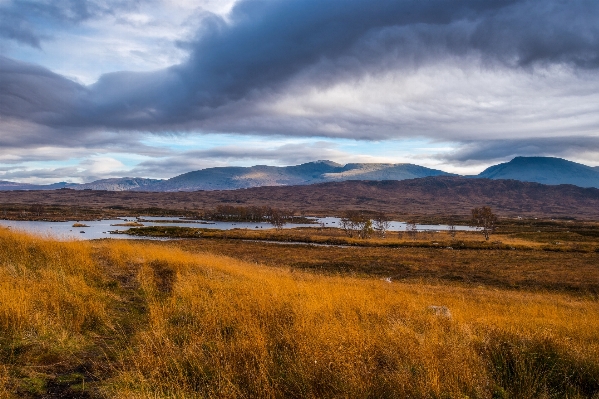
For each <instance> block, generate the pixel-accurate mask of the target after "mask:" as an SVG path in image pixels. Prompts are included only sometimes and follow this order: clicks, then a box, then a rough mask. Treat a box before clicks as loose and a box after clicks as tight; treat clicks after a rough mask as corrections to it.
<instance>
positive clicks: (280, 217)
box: [268, 209, 290, 230]
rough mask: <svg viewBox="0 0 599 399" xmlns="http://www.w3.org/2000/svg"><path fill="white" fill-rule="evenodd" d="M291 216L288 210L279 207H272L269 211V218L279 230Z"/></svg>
mask: <svg viewBox="0 0 599 399" xmlns="http://www.w3.org/2000/svg"><path fill="white" fill-rule="evenodd" d="M289 216H290V215H289V213H288V212H285V211H282V210H279V209H270V210H269V212H268V220H269V222H270V224H272V225H273V226H274V228H275V229H277V230H281V229H282V228H283V226H285V224H287V219H288V218H289Z"/></svg>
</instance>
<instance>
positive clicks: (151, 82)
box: [0, 0, 599, 154]
mask: <svg viewBox="0 0 599 399" xmlns="http://www.w3.org/2000/svg"><path fill="white" fill-rule="evenodd" d="M123 3H124V2H110V1H109V2H105V1H84V2H82V1H77V0H72V1H66V0H65V1H59V2H56V1H53V2H50V1H48V2H28V1H22V0H18V1H13V2H12V3H9V4H10V6H9V9H8V11H10V12H13V13H16V14H15V15H17V14H18V15H17V16H16V17H15V18H14V20H13V19H10V18H9V19H10V21H12V22H10V21H9V20H8V19H7V21H9V22H7V21H5V22H4V24H1V23H0V32H1V31H2V29H5V31H6V32H9V31H10V32H13V33H5V36H10V35H12V36H10V37H12V38H13V39H15V40H21V41H22V42H24V43H28V44H30V45H34V46H35V45H39V43H40V40H41V39H40V36H39V34H38V33H36V32H35V31H34V30H31V29H32V28H31V26H30V25H28V19H27V18H25V17H22V18H20V17H19V15H33V14H35V15H43V16H45V18H46V19H48V20H52V21H67V22H68V23H77V22H78V21H82V20H85V19H87V18H91V17H93V16H97V15H102V14H103V13H108V12H113V10H114V9H115V7H117V6H119V5H122V4H123ZM19 13H21V14H19ZM5 15H8V14H5ZM204 18H205V19H204V20H203V23H202V28H201V30H200V31H199V32H198V33H197V36H196V38H195V39H194V40H191V41H190V42H189V43H187V44H186V45H185V46H186V48H188V49H189V51H190V53H189V57H188V59H187V60H186V61H185V62H183V63H181V64H180V65H176V66H173V67H170V68H168V69H164V70H160V71H155V72H146V73H133V72H115V73H110V74H106V75H103V76H102V77H101V78H100V79H99V80H98V81H97V82H96V83H95V84H93V85H90V86H83V85H80V84H77V83H74V82H72V81H70V80H68V79H66V78H64V77H62V76H60V75H57V74H55V73H53V72H51V71H49V70H46V69H44V68H41V67H38V66H34V65H30V64H26V63H22V62H18V61H14V60H10V59H7V58H0V118H3V120H11V121H15V120H16V121H23V122H27V123H32V124H36V125H38V126H41V127H44V129H45V128H50V129H52V130H53V131H55V132H59V133H58V134H66V135H71V134H79V135H83V136H85V137H89V136H86V135H89V134H90V132H94V131H98V130H106V129H108V130H112V131H150V132H158V133H161V132H164V131H184V130H196V129H199V130H202V129H204V130H206V129H208V130H211V131H227V132H251V133H280V134H290V133H291V134H297V135H311V134H312V135H326V136H335V137H340V136H343V137H353V138H362V139H364V138H366V139H367V138H381V137H392V135H393V134H400V135H406V134H408V133H409V132H408V133H406V132H405V131H403V130H408V128H409V127H410V126H408V125H405V127H403V128H402V125H401V124H398V125H397V126H396V127H393V126H390V125H392V124H394V123H395V121H391V122H389V121H386V120H385V119H384V118H382V119H381V118H380V117H374V116H372V115H344V116H343V117H342V118H340V119H336V120H327V116H326V115H324V116H323V117H322V119H321V120H320V121H309V120H308V121H306V120H302V121H300V123H298V124H297V126H299V127H298V128H295V127H292V126H290V124H285V123H283V124H280V123H278V122H276V121H275V122H273V123H272V124H269V123H270V122H269V120H270V119H269V118H271V116H272V115H271V114H269V113H268V112H267V111H264V110H263V109H262V108H261V104H262V103H264V102H265V101H268V100H272V99H276V98H277V96H278V95H280V94H281V93H282V92H285V89H286V88H288V87H289V85H290V84H291V83H292V82H295V83H297V82H298V81H301V82H302V83H303V86H304V87H318V88H324V87H328V86H331V85H333V84H335V83H337V82H341V81H351V80H359V79H361V78H363V77H365V76H370V75H373V74H378V73H383V72H385V71H389V70H398V69H399V70H401V69H402V68H412V69H413V68H419V67H420V66H422V65H427V64H431V63H436V62H442V61H443V60H445V59H447V58H449V57H453V58H456V57H457V58H462V57H463V58H468V57H474V58H479V59H481V60H482V62H483V65H488V66H489V67H491V68H496V67H497V66H499V68H517V69H519V68H531V67H534V66H535V65H551V64H560V65H561V64H563V65H567V66H568V67H570V68H573V69H574V70H575V69H576V68H582V69H586V70H593V69H594V68H597V67H598V66H599V2H597V1H594V0H573V1H562V0H530V1H526V0H520V1H519V0H488V1H480V0H454V1H447V0H427V1H417V0H404V1H398V0H380V1H376V2H373V1H371V0H352V1H350V0H348V1H328V2H322V1H320V0H302V1H300V0H280V1H241V2H239V3H237V4H236V6H235V7H234V9H233V10H232V12H231V14H230V15H229V16H228V20H227V21H225V20H224V19H222V18H220V17H218V16H215V15H209V16H205V17H204ZM11 24H14V26H13V25H11ZM11 26H12V27H11ZM18 32H20V33H18ZM0 34H1V33H0ZM433 112H434V111H433ZM444 112H446V111H445V110H440V111H439V114H437V115H432V114H431V116H430V118H431V119H432V120H435V123H439V121H440V120H442V119H443V117H444V114H443V113H444ZM238 121H243V123H244V125H240V124H239V123H238ZM426 122H427V121H426V120H423V121H419V122H418V123H421V124H423V125H426ZM385 124H386V125H389V126H385V129H387V131H388V132H396V133H387V132H385V133H378V135H379V136H377V137H375V136H376V135H377V133H376V129H377V128H378V126H380V125H385ZM330 126H333V127H334V128H338V130H337V131H336V130H334V128H332V129H329V127H330ZM287 129H288V130H287ZM402 129H403V130H402ZM429 130H430V129H429ZM65 132H66V133H65ZM464 151H465V152H464V154H466V152H467V151H466V150H464ZM479 153H481V154H482V152H480V151H479ZM472 154H475V152H473V153H472Z"/></svg>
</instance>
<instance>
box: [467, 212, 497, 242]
mask: <svg viewBox="0 0 599 399" xmlns="http://www.w3.org/2000/svg"><path fill="white" fill-rule="evenodd" d="M496 224H497V216H496V215H495V214H494V213H493V211H492V210H491V208H489V207H488V206H483V207H482V208H474V209H472V222H471V225H472V226H475V227H478V228H480V231H481V233H483V235H484V236H485V240H487V241H489V236H490V235H491V234H492V233H493V232H495V225H496Z"/></svg>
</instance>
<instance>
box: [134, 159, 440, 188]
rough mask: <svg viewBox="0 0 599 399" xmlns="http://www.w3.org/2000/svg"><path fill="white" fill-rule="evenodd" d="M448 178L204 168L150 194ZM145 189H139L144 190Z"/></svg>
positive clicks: (325, 167) (401, 172)
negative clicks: (156, 192) (349, 181)
mask: <svg viewBox="0 0 599 399" xmlns="http://www.w3.org/2000/svg"><path fill="white" fill-rule="evenodd" d="M437 175H448V173H445V172H442V171H440V170H435V169H429V168H425V167H422V166H418V165H412V164H376V163H372V164H347V165H345V166H343V165H339V164H337V163H335V162H331V161H317V162H308V163H305V164H301V165H297V166H285V167H277V166H266V165H256V166H251V167H222V168H207V169H202V170H198V171H195V172H189V173H185V174H182V175H179V176H176V177H173V178H172V179H168V180H165V181H162V182H160V183H157V184H154V185H152V186H151V190H152V191H196V190H234V189H239V188H251V187H262V186H297V185H306V184H315V183H323V182H327V181H344V180H405V179H413V178H418V177H427V176H437ZM147 188H149V187H139V188H136V189H135V190H136V191H145V190H146V189H147Z"/></svg>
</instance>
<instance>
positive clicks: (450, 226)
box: [447, 219, 457, 240]
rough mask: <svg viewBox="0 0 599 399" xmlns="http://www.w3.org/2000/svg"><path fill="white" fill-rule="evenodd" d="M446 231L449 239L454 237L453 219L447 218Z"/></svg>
mask: <svg viewBox="0 0 599 399" xmlns="http://www.w3.org/2000/svg"><path fill="white" fill-rule="evenodd" d="M447 231H448V232H449V235H450V236H451V239H452V240H453V239H454V238H455V234H456V231H457V230H456V228H455V221H454V220H453V219H449V223H448V224H447Z"/></svg>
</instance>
